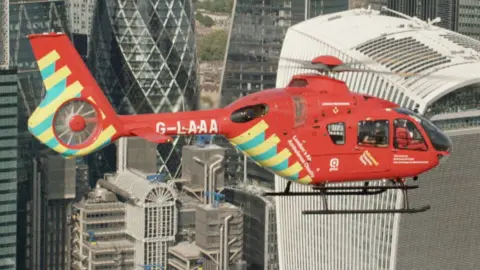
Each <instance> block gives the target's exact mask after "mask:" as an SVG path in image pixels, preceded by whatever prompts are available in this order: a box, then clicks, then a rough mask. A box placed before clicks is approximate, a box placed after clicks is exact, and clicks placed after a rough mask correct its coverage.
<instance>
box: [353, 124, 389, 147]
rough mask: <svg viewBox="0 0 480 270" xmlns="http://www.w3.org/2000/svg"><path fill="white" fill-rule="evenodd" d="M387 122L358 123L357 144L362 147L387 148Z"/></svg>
mask: <svg viewBox="0 0 480 270" xmlns="http://www.w3.org/2000/svg"><path fill="white" fill-rule="evenodd" d="M388 125H389V122H388V120H365V121H360V122H359V123H358V144H359V145H362V146H374V147H388V139H389V135H388V134H389V127H388Z"/></svg>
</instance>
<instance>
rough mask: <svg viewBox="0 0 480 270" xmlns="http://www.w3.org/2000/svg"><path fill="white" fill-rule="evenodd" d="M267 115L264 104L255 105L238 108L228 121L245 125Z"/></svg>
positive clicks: (266, 107) (266, 108)
mask: <svg viewBox="0 0 480 270" xmlns="http://www.w3.org/2000/svg"><path fill="white" fill-rule="evenodd" d="M267 113H268V106H267V105H266V104H257V105H253V106H246V107H243V108H240V109H238V110H236V111H234V112H233V113H232V115H231V116H230V119H231V120H232V122H234V123H246V122H250V121H252V120H254V119H256V118H259V117H262V116H265V115H266V114H267Z"/></svg>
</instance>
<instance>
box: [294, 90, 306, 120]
mask: <svg viewBox="0 0 480 270" xmlns="http://www.w3.org/2000/svg"><path fill="white" fill-rule="evenodd" d="M293 104H294V116H295V127H298V126H301V125H303V124H305V118H306V104H305V99H304V98H303V97H300V96H295V97H293Z"/></svg>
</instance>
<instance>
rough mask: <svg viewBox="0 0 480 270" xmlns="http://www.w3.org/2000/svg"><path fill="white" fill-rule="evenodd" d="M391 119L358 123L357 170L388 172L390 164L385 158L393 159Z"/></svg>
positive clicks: (361, 171)
mask: <svg viewBox="0 0 480 270" xmlns="http://www.w3.org/2000/svg"><path fill="white" fill-rule="evenodd" d="M390 130H391V128H390V121H389V120H384V119H379V120H361V121H359V122H358V123H357V145H356V146H355V148H354V150H355V152H357V154H356V155H355V156H356V160H355V163H357V164H359V166H358V167H356V168H359V169H358V170H356V172H359V173H364V172H386V171H389V170H390V164H387V163H386V162H385V160H391V157H392V151H391V149H390V147H389V146H390V138H391V137H392V136H391V134H390Z"/></svg>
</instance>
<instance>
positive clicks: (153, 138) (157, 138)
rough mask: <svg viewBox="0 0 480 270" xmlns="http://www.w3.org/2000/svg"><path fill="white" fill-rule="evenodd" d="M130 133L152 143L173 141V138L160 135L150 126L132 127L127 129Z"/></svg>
mask: <svg viewBox="0 0 480 270" xmlns="http://www.w3.org/2000/svg"><path fill="white" fill-rule="evenodd" d="M129 131H130V133H132V134H134V135H136V136H138V137H142V138H143V139H145V140H147V141H149V142H153V143H158V144H160V143H170V142H173V138H172V137H170V136H165V135H160V134H158V133H156V132H155V131H153V130H152V129H151V128H145V127H143V128H134V129H131V130H129Z"/></svg>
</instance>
